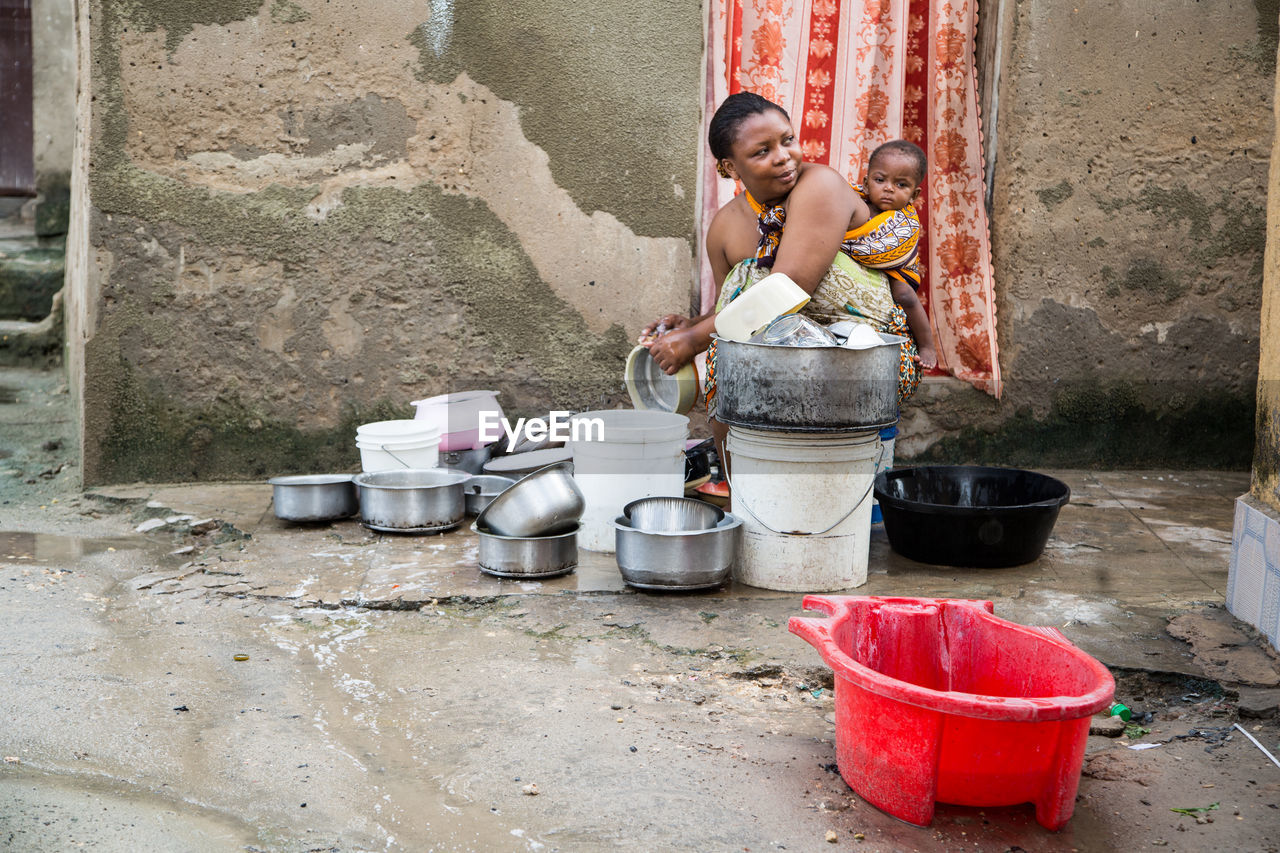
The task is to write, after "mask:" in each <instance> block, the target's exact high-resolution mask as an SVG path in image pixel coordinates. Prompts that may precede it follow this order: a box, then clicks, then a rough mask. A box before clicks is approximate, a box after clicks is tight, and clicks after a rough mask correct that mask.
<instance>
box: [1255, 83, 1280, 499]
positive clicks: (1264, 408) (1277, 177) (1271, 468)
mask: <svg viewBox="0 0 1280 853" xmlns="http://www.w3.org/2000/svg"><path fill="white" fill-rule="evenodd" d="M1276 102H1277V103H1280V77H1277V79H1276ZM1273 121H1275V122H1276V123H1277V126H1280V113H1278V114H1277V115H1276V116H1275V117H1274V118H1273ZM1268 184H1269V188H1270V189H1269V192H1268V194H1267V251H1266V260H1265V263H1264V269H1263V277H1262V332H1261V340H1262V345H1261V347H1260V349H1261V352H1260V353H1259V356H1258V419H1257V427H1256V429H1255V433H1256V436H1255V445H1254V452H1253V483H1252V487H1251V489H1250V493H1251V494H1252V495H1253V497H1255V498H1256V499H1258V500H1259V501H1262V502H1263V503H1266V504H1268V505H1269V506H1270V507H1271V508H1272V509H1273V510H1277V511H1280V134H1277V135H1276V141H1275V142H1274V143H1273V145H1272V151H1271V173H1270V179H1269V181H1268Z"/></svg>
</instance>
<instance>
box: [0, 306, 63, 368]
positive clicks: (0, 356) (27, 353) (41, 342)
mask: <svg viewBox="0 0 1280 853" xmlns="http://www.w3.org/2000/svg"><path fill="white" fill-rule="evenodd" d="M51 301H52V305H51V306H50V310H49V314H48V316H47V317H45V318H44V319H43V320H37V321H34V322H33V321H28V320H0V367H40V368H45V367H54V366H56V365H59V364H61V363H62V343H63V312H62V293H61V292H58V293H56V294H54V296H53V299H52V300H51Z"/></svg>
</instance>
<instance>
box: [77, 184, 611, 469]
mask: <svg viewBox="0 0 1280 853" xmlns="http://www.w3.org/2000/svg"><path fill="white" fill-rule="evenodd" d="M155 183H156V182H155V181H154V180H145V181H140V182H134V183H129V182H120V183H117V184H116V194H115V195H114V196H113V198H114V199H115V200H116V201H117V202H118V203H119V209H120V210H121V211H122V212H121V213H118V214H116V215H113V222H112V223H110V224H108V223H106V222H105V221H103V220H102V219H101V218H99V221H98V227H99V228H100V229H102V230H103V231H104V232H107V233H105V234H104V236H110V235H114V238H113V241H112V242H114V243H115V245H116V246H117V250H116V255H117V257H116V260H115V268H114V270H113V272H112V276H111V283H110V284H109V286H108V287H107V288H106V289H105V290H104V292H103V298H104V305H103V307H102V309H101V319H100V323H99V330H98V333H97V334H96V335H95V337H94V338H93V340H91V341H90V343H89V345H88V348H87V353H86V411H93V412H102V413H104V417H103V419H102V420H101V421H100V422H95V423H93V424H90V425H88V426H89V428H87V429H86V433H87V434H100V435H101V436H102V438H101V439H100V447H98V448H97V449H96V451H95V452H94V455H93V458H94V459H96V460H98V465H97V467H93V466H91V465H90V464H88V463H89V461H90V460H89V458H88V455H87V459H86V470H93V471H94V475H93V478H92V479H94V480H99V481H104V482H105V481H115V480H120V479H125V480H128V479H150V478H153V477H155V476H161V477H163V476H165V475H163V474H162V468H163V465H164V464H172V465H177V466H179V467H180V468H181V469H182V470H181V471H180V472H174V473H181V474H182V475H183V476H194V477H197V478H199V479H208V478H216V477H226V476H257V475H258V474H259V473H261V472H260V470H259V469H261V467H262V466H263V465H264V464H267V463H266V461H272V460H273V461H275V462H278V463H279V464H282V465H285V466H286V467H294V468H296V467H297V465H298V464H299V462H297V461H290V455H291V454H292V453H295V452H302V451H303V450H305V452H306V454H307V458H308V460H310V462H311V463H312V464H314V465H317V466H319V467H318V468H317V470H342V469H343V468H344V467H345V466H347V465H349V464H350V462H351V447H353V446H354V445H353V436H354V427H353V426H352V424H353V423H356V422H357V421H356V418H358V417H360V416H363V414H364V413H365V412H367V411H368V410H369V409H370V408H374V407H377V406H380V405H383V404H384V402H385V401H387V400H394V399H400V400H401V401H407V400H408V399H412V398H416V397H417V396H427V394H426V393H425V392H424V391H423V389H432V391H433V392H440V391H449V390H465V389H466V388H469V387H485V388H491V389H493V390H497V391H499V392H500V394H501V395H502V396H501V400H502V402H503V405H504V409H506V410H507V411H508V413H509V414H511V415H512V416H517V415H524V416H531V415H539V414H540V415H542V416H545V414H546V412H547V411H548V409H549V408H567V409H584V408H595V407H596V406H598V405H614V404H616V403H617V402H618V401H619V399H620V395H619V391H620V388H619V385H620V383H619V381H618V377H619V376H621V373H622V366H623V363H624V361H625V356H626V353H627V351H628V350H629V348H630V346H631V344H630V341H629V339H628V336H627V335H626V334H625V333H624V332H623V330H622V329H621V328H620V327H618V326H614V327H613V328H611V329H610V330H609V331H608V332H606V334H604V335H603V336H595V335H591V334H589V333H588V332H587V331H586V329H585V326H584V324H583V320H582V318H581V316H580V315H579V314H578V313H577V312H575V311H572V310H569V309H568V308H567V306H565V305H564V304H563V303H562V302H561V301H560V300H559V299H557V298H556V297H555V295H554V294H553V293H551V291H550V289H549V288H548V287H547V286H546V284H545V283H543V282H542V281H541V280H540V279H539V278H538V276H537V274H536V272H535V271H534V270H533V268H532V265H531V264H530V262H529V261H528V258H527V257H525V256H524V254H523V253H522V251H521V250H520V248H519V244H518V242H517V241H516V240H514V239H513V237H512V235H511V234H510V232H509V231H508V230H507V229H506V228H505V227H504V226H503V225H502V223H500V222H498V221H497V220H496V219H495V218H494V217H493V215H492V213H491V212H490V211H489V210H488V208H487V207H485V206H484V205H483V204H481V203H479V202H477V201H475V200H473V199H468V198H465V197H462V196H450V195H446V194H444V193H443V192H441V191H440V190H439V189H437V188H433V187H429V186H420V187H417V188H415V189H414V190H413V191H412V192H410V193H407V194H406V193H403V192H400V191H398V190H378V189H364V190H355V189H352V190H348V191H347V193H346V195H345V197H344V204H343V206H342V207H341V208H339V209H338V210H337V211H335V213H334V215H333V216H331V217H330V218H329V219H328V220H326V221H325V222H323V223H313V222H307V221H306V220H305V217H303V216H302V215H301V214H300V213H299V212H298V211H297V210H296V209H295V210H293V211H288V210H287V209H286V208H281V209H280V210H279V211H278V212H279V213H281V214H282V215H281V217H280V220H279V221H278V223H277V226H278V227H277V228H276V230H275V231H269V230H265V229H264V230H257V229H252V228H250V229H247V230H246V231H244V232H242V235H247V236H248V237H249V238H250V240H251V241H252V246H251V250H252V255H253V257H254V258H255V261H256V262H257V263H262V262H264V261H266V260H270V259H274V260H276V261H279V262H280V263H281V265H282V268H283V269H285V270H286V271H289V278H290V280H291V281H294V282H296V287H297V288H298V290H299V294H300V296H299V299H300V301H301V302H302V303H303V304H302V305H301V306H300V307H299V308H298V309H297V310H295V311H294V312H293V316H292V321H291V322H292V327H291V333H290V334H288V335H287V337H286V338H285V339H284V341H283V346H282V350H283V352H282V353H280V354H279V355H278V356H277V355H275V354H272V353H269V352H264V351H263V350H262V349H261V347H260V345H259V342H258V340H257V332H256V330H257V328H258V323H259V322H260V321H261V319H262V317H263V316H264V315H265V314H266V313H267V312H269V311H270V310H271V309H272V306H273V304H274V302H275V300H276V299H277V297H278V295H279V294H278V292H276V291H270V290H265V289H252V288H243V289H232V290H230V291H226V292H221V291H215V292H208V293H192V292H188V291H186V290H184V289H182V288H176V287H175V284H174V281H175V278H177V273H176V271H175V270H176V263H177V262H176V260H175V257H176V256H177V255H178V253H179V248H181V249H182V251H183V252H184V253H186V254H187V255H188V256H189V257H192V258H194V257H198V256H199V255H200V253H201V252H200V249H199V244H201V243H204V244H207V246H208V247H210V248H209V251H211V252H213V253H215V254H220V253H228V252H230V253H234V252H236V251H245V250H246V249H245V248H244V246H243V245H237V244H236V243H235V242H234V241H233V240H232V235H229V234H226V233H224V231H223V230H222V229H223V227H224V224H225V222H226V221H227V220H228V219H230V220H232V221H245V220H252V219H253V216H254V211H255V210H256V209H258V207H259V205H260V202H261V201H262V199H260V198H259V197H258V196H257V195H255V196H252V197H247V198H243V199H238V200H237V199H230V198H227V197H224V196H208V195H207V194H204V193H191V192H190V191H189V190H181V189H180V192H181V194H183V195H184V197H185V198H186V203H185V204H181V205H179V206H178V207H179V208H180V209H181V211H182V213H181V215H176V216H174V217H173V218H172V220H170V219H169V218H168V217H163V219H164V220H166V221H167V224H166V225H165V226H163V227H158V226H156V225H155V224H152V225H145V224H144V223H143V221H142V220H141V219H140V218H139V217H138V216H137V213H138V212H141V211H144V210H145V211H150V212H152V213H153V214H154V208H152V207H150V205H151V203H152V201H153V200H155V199H157V198H165V194H164V193H156V192H155V191H154V189H155V187H154V185H155ZM259 195H260V194H259ZM124 211H129V213H124ZM291 221H296V223H295V224H296V225H297V227H296V228H291V227H288V223H289V222H291ZM139 231H142V232H144V233H142V234H139V233H138V232H139ZM130 236H132V242H133V244H134V245H133V249H132V251H130V250H129V249H128V244H129V242H130ZM370 240H374V241H376V243H377V245H378V246H379V248H378V250H377V254H378V255H379V257H378V258H377V259H376V261H375V260H372V259H371V258H370V257H369V255H368V252H367V247H368V246H369V245H370V242H369V241H370ZM344 251H347V252H349V254H350V263H349V264H348V266H347V268H346V269H345V270H341V269H340V270H338V271H337V273H338V274H337V275H336V276H334V277H331V278H327V279H326V280H324V281H315V280H308V279H309V277H308V275H307V270H308V269H310V268H311V266H310V264H309V263H308V260H309V259H310V258H313V257H315V256H316V255H317V254H319V253H326V254H332V253H334V252H337V253H339V254H341V253H343V252H344ZM352 281H361V282H364V281H368V282H370V285H371V286H370V289H369V292H368V293H367V294H364V295H359V294H357V295H355V296H352V297H351V298H350V300H349V309H348V310H349V311H350V314H351V316H352V318H353V319H354V321H355V322H356V323H357V324H359V325H360V326H361V327H362V328H363V335H362V339H361V343H360V346H359V348H358V350H357V351H356V352H355V353H354V354H353V355H352V356H351V357H350V358H339V357H335V356H334V355H333V353H332V350H331V347H329V346H328V345H327V342H326V340H325V336H324V333H323V330H322V329H321V328H320V327H321V324H322V323H323V322H324V319H325V316H326V314H325V306H327V305H330V304H333V303H336V302H338V301H339V300H340V299H341V298H342V296H343V295H344V294H345V293H346V291H347V288H348V283H349V282H352ZM388 306H398V308H397V309H396V310H397V311H398V316H396V318H395V320H394V322H388V320H387V316H386V314H385V311H386V310H387V308H388ZM211 326H212V327H214V328H217V329H218V330H219V331H218V332H217V333H216V335H215V336H214V338H213V339H209V329H210V327H211ZM200 341H205V343H203V344H201V343H199V342H200ZM104 347H105V349H104ZM201 347H205V348H207V349H206V351H203V352H202V351H201ZM114 350H118V351H119V356H118V357H112V352H113V351H114ZM179 353H181V354H182V357H181V358H175V354H179ZM232 353H235V354H236V355H235V356H234V359H235V360H234V361H227V360H226V359H227V357H228V355H229V354H232ZM188 362H190V363H192V366H190V367H186V366H184V365H186V364H187V363H188ZM289 389H292V390H289ZM326 389H328V390H327V391H326ZM313 395H322V396H323V399H326V400H328V401H329V405H328V406H327V409H326V411H330V410H332V409H337V410H339V411H340V412H341V413H342V414H341V415H340V416H338V421H337V423H334V415H332V414H324V413H323V412H318V413H317V415H318V416H317V417H316V418H314V419H313V421H312V424H311V425H310V428H299V427H296V426H289V425H288V421H289V418H288V417H287V416H286V415H282V414H281V412H289V411H290V410H291V407H294V406H302V407H305V406H311V407H312V408H314V407H315V406H316V402H315V401H314V400H312V401H310V402H309V398H311V397H312V396H313ZM400 405H401V413H400V415H399V416H408V415H409V414H411V413H406V411H405V404H404V403H403V402H402V403H401V404H400ZM210 434H211V435H213V436H214V437H216V438H217V443H218V446H217V447H214V446H213V445H211V444H206V445H205V446H203V448H202V450H201V452H200V453H178V455H177V456H173V457H168V459H169V462H168V463H166V462H165V461H164V460H165V459H166V457H164V456H160V457H157V456H156V450H157V448H159V449H162V450H165V451H166V452H168V451H169V450H174V449H175V448H176V449H180V448H183V447H185V446H186V445H187V444H188V443H190V442H197V443H199V437H200V436H202V435H210ZM281 448H283V449H281ZM87 451H88V448H87Z"/></svg>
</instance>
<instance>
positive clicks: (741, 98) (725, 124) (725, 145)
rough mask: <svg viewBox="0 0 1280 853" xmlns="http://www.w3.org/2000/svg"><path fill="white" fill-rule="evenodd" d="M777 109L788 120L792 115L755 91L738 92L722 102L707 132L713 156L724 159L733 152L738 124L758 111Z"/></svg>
mask: <svg viewBox="0 0 1280 853" xmlns="http://www.w3.org/2000/svg"><path fill="white" fill-rule="evenodd" d="M769 110H777V111H778V112H780V113H782V117H783V118H785V119H786V120H787V121H788V122H789V121H791V116H789V115H787V111H786V110H784V109H783V108H782V107H780V106H778V105H777V104H775V103H774V102H773V101H770V100H769V99H768V98H762V97H760V96H759V95H757V94H756V93H755V92H738V93H736V94H733V95H730V96H729V97H727V98H725V99H724V101H722V102H721V104H720V108H719V109H718V110H716V114H715V115H713V116H712V117H711V129H710V130H709V131H708V132H707V142H708V143H709V144H710V145H711V156H712V157H715V158H716V159H717V160H723V159H725V158H726V157H729V156H732V154H733V142H734V140H735V139H736V138H737V136H738V126H739V125H740V124H742V123H743V122H744V121H746V120H747V119H748V118H750V117H751V116H753V115H756V114H757V113H764V112H768V111H769Z"/></svg>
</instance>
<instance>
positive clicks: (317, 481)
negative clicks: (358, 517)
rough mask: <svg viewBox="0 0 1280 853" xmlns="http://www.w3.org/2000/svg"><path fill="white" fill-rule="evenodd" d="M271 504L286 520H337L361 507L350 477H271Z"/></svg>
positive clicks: (277, 513) (315, 475) (277, 515)
mask: <svg viewBox="0 0 1280 853" xmlns="http://www.w3.org/2000/svg"><path fill="white" fill-rule="evenodd" d="M267 482H268V483H270V484H271V504H272V507H273V508H274V509H275V513H276V518H279V519H281V520H283V521H334V520H336V519H339V518H347V517H349V516H352V515H355V513H356V510H358V509H359V508H360V500H359V498H358V497H357V495H356V487H355V484H354V483H352V482H351V475H350V474H300V475H297V476H292V477H272V478H271V479H270V480H268V481H267Z"/></svg>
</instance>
